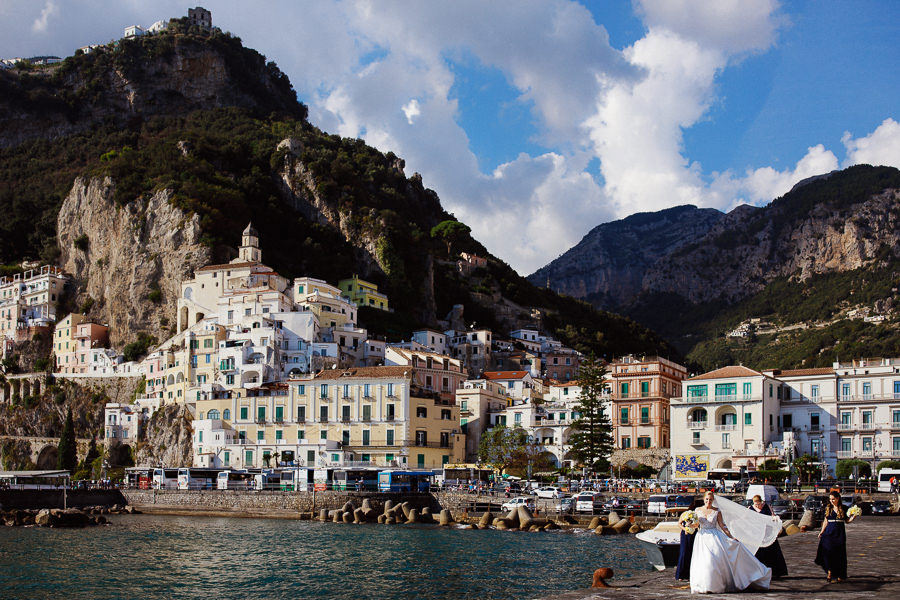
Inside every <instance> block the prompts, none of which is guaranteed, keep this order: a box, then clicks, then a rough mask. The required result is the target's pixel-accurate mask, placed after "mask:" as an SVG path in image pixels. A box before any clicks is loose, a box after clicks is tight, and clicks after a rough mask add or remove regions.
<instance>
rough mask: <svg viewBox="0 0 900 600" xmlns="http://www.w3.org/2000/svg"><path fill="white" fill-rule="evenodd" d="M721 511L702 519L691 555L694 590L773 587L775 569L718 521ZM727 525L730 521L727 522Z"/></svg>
mask: <svg viewBox="0 0 900 600" xmlns="http://www.w3.org/2000/svg"><path fill="white" fill-rule="evenodd" d="M717 514H718V512H717V511H713V512H711V513H710V515H709V516H708V517H707V516H702V515H700V513H697V516H698V517H699V518H700V528H699V530H698V531H697V536H696V537H695V538H694V551H693V554H692V556H691V593H697V594H707V593H722V592H737V591H741V590H745V589H747V588H749V587H751V586H752V587H754V588H757V589H764V590H767V589H769V582H770V581H771V579H772V569H770V568H769V567H767V566H765V565H764V564H762V563H761V562H759V561H758V560H756V557H755V556H753V553H752V552H751V551H750V550H749V549H748V548H747V547H746V546H745V545H744V544H742V543H741V542H739V541H737V540H734V539H731V538H730V537H728V536H727V535H725V533H724V532H723V531H722V530H721V529H719V527H718V525H717V524H716V515H717ZM726 525H727V523H726Z"/></svg>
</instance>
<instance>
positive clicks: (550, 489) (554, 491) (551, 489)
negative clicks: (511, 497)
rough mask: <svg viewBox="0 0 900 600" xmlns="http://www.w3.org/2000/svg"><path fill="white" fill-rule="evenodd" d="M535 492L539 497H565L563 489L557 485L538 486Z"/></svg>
mask: <svg viewBox="0 0 900 600" xmlns="http://www.w3.org/2000/svg"><path fill="white" fill-rule="evenodd" d="M534 493H535V495H536V496H537V497H538V498H550V499H554V498H562V497H563V493H562V490H560V489H559V488H558V487H555V486H552V485H548V486H547V487H541V488H538V489H537V490H535V492H534Z"/></svg>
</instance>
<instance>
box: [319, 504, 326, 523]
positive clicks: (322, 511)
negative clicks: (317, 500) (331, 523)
mask: <svg viewBox="0 0 900 600" xmlns="http://www.w3.org/2000/svg"><path fill="white" fill-rule="evenodd" d="M319 520H320V521H322V522H323V523H324V522H325V521H327V520H328V509H327V508H322V509H319Z"/></svg>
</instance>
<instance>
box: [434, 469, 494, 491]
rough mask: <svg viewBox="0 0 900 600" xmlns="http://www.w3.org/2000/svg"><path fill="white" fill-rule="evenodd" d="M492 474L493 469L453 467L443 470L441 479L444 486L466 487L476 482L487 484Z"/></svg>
mask: <svg viewBox="0 0 900 600" xmlns="http://www.w3.org/2000/svg"><path fill="white" fill-rule="evenodd" d="M493 474H494V470H493V469H483V468H481V467H478V466H477V465H454V466H452V467H444V468H443V473H442V477H441V479H442V480H443V485H445V486H452V485H468V484H469V483H471V482H476V481H483V482H485V483H488V482H489V481H490V480H491V476H492V475H493Z"/></svg>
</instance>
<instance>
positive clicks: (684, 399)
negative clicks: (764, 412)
mask: <svg viewBox="0 0 900 600" xmlns="http://www.w3.org/2000/svg"><path fill="white" fill-rule="evenodd" d="M669 402H671V403H674V404H710V403H728V404H731V403H734V402H762V396H753V395H751V394H733V395H727V396H679V397H675V398H671V399H670V400H669Z"/></svg>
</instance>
